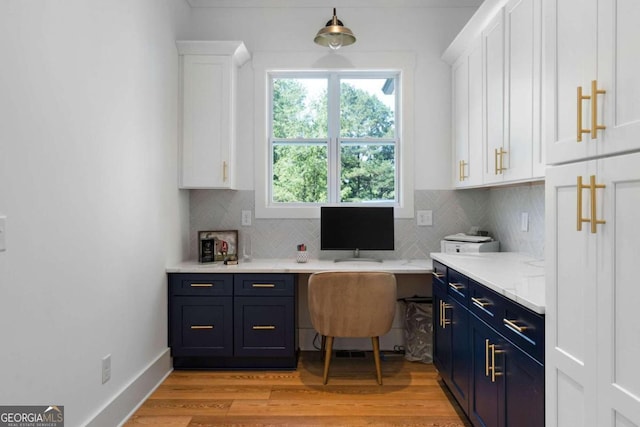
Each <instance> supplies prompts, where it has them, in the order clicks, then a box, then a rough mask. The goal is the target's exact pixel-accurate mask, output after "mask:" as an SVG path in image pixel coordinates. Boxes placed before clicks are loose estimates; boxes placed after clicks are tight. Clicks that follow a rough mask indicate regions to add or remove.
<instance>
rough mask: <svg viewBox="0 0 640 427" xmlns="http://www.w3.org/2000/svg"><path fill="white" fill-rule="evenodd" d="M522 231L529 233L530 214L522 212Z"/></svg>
mask: <svg viewBox="0 0 640 427" xmlns="http://www.w3.org/2000/svg"><path fill="white" fill-rule="evenodd" d="M520 231H525V232H526V231H529V213H528V212H522V213H521V214H520Z"/></svg>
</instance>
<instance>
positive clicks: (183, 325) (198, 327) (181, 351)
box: [171, 296, 233, 356]
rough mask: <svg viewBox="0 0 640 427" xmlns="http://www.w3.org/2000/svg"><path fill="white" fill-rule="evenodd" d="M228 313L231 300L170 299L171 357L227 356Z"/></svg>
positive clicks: (230, 324) (230, 347) (230, 349)
mask: <svg viewBox="0 0 640 427" xmlns="http://www.w3.org/2000/svg"><path fill="white" fill-rule="evenodd" d="M232 310H233V302H232V297H201V296H198V297H174V298H173V299H172V300H171V328H172V330H171V354H172V355H173V356H231V355H232V354H233V333H232V331H233V312H232Z"/></svg>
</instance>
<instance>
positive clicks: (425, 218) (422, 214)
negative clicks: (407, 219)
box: [416, 211, 433, 226]
mask: <svg viewBox="0 0 640 427" xmlns="http://www.w3.org/2000/svg"><path fill="white" fill-rule="evenodd" d="M416 216H417V217H418V218H417V221H418V225H420V226H424V225H433V211H418V212H416Z"/></svg>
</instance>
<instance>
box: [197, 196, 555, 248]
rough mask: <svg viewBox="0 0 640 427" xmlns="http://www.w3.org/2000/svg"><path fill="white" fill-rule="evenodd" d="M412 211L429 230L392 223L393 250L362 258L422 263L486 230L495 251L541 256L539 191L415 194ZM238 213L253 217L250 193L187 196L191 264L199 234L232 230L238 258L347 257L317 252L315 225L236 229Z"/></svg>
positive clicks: (410, 222)
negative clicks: (456, 237) (523, 227)
mask: <svg viewBox="0 0 640 427" xmlns="http://www.w3.org/2000/svg"><path fill="white" fill-rule="evenodd" d="M414 208H415V210H432V211H433V226H417V224H416V220H415V218H412V219H396V221H395V228H396V236H395V238H396V242H395V243H396V249H395V250H394V251H382V252H375V253H367V252H366V251H363V252H362V253H361V256H363V257H367V256H375V257H380V258H386V259H415V258H426V257H428V256H429V253H430V252H439V251H440V240H441V239H442V238H443V237H444V236H446V235H449V234H454V233H459V232H463V231H467V230H468V229H469V228H470V227H471V226H478V227H480V229H483V230H487V231H489V233H490V234H491V235H493V236H494V237H495V238H496V239H498V240H500V244H501V250H503V251H519V252H527V253H531V254H533V255H534V256H540V257H542V256H543V253H544V186H543V185H522V186H517V187H508V188H493V189H490V190H487V189H470V190H417V191H415V193H414ZM243 210H250V211H251V212H252V214H253V212H254V192H253V191H251V190H241V191H235V190H191V192H190V236H191V258H193V259H195V258H197V255H198V251H197V242H196V236H197V232H198V231H199V230H238V234H239V245H240V248H239V252H240V255H241V254H242V245H243V242H244V241H245V239H247V238H249V239H250V240H251V255H252V257H254V258H294V257H295V252H296V245H298V244H300V243H305V244H306V245H307V247H308V249H307V250H308V251H309V256H310V257H312V258H321V259H333V258H339V257H348V256H351V254H348V253H345V252H336V251H320V221H319V220H318V219H260V218H252V224H251V226H242V225H241V216H242V211H243ZM520 212H528V214H529V231H528V232H526V233H525V232H521V231H520Z"/></svg>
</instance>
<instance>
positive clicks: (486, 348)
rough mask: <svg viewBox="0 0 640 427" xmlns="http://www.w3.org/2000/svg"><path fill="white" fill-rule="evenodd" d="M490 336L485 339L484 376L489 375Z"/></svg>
mask: <svg viewBox="0 0 640 427" xmlns="http://www.w3.org/2000/svg"><path fill="white" fill-rule="evenodd" d="M489 370H490V369H489V338H487V339H486V340H484V376H485V377H488V376H489Z"/></svg>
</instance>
